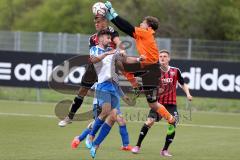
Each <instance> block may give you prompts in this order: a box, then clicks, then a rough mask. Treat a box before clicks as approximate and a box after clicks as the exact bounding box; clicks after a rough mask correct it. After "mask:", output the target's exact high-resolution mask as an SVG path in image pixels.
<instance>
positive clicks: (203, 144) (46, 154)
mask: <svg viewBox="0 0 240 160" xmlns="http://www.w3.org/2000/svg"><path fill="white" fill-rule="evenodd" d="M54 106H55V103H35V102H23V101H6V100H1V101H0V126H1V129H0V144H1V145H0V160H88V159H91V157H90V155H89V151H88V149H86V148H85V145H84V143H83V144H80V147H79V149H77V150H72V149H71V148H70V142H71V140H72V138H73V137H74V136H76V135H77V134H79V133H80V132H81V131H82V130H83V128H84V127H85V126H86V125H87V124H88V122H87V121H84V122H83V121H82V122H79V121H78V122H74V123H73V124H71V125H69V126H67V127H65V128H60V127H58V126H57V123H58V119H57V118H56V117H55V116H54ZM86 109H89V107H87V105H84V106H83V108H82V111H84V110H86ZM122 109H123V112H124V114H125V116H127V117H126V118H127V119H128V123H127V125H128V130H129V135H130V141H131V144H132V145H134V144H135V143H136V141H137V137H138V134H139V130H140V128H141V126H142V124H143V122H142V120H144V116H145V115H146V113H147V111H148V110H147V108H133V107H123V108H122ZM137 113H140V115H141V116H140V118H139V117H138V116H137V115H138V114H137ZM180 113H182V114H188V111H186V110H185V111H184V110H182V111H180ZM239 121H240V114H239V113H236V114H235V113H224V112H222V113H221V112H205V111H193V112H192V120H191V121H190V120H189V119H188V118H184V117H182V120H181V122H180V125H179V126H178V127H177V131H176V138H175V140H174V142H173V145H172V146H171V147H170V151H171V153H172V154H173V155H174V157H172V158H169V159H172V160H183V159H184V160H239V156H238V153H239V146H240V141H239V140H240V124H239ZM165 134H166V123H165V122H164V121H163V122H160V123H157V124H156V125H155V126H154V127H153V128H152V129H151V130H150V131H149V133H148V135H147V137H146V138H145V141H144V142H143V146H142V150H141V153H140V154H138V155H134V154H132V153H130V152H125V151H120V150H119V148H120V145H121V140H120V136H119V133H118V126H117V125H115V126H114V128H113V130H112V131H111V133H110V134H109V136H108V137H107V139H106V140H105V141H104V143H103V144H102V146H101V148H100V149H99V150H98V153H97V157H96V160H148V159H153V160H155V159H167V158H162V157H160V156H159V151H160V149H161V148H162V146H163V143H164V139H165Z"/></svg>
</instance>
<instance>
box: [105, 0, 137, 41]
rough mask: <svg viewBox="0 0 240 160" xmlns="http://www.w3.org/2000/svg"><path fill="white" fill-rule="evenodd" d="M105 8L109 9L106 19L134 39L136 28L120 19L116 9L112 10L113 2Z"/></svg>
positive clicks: (108, 3) (107, 3) (106, 4)
mask: <svg viewBox="0 0 240 160" xmlns="http://www.w3.org/2000/svg"><path fill="white" fill-rule="evenodd" d="M105 6H106V7H107V8H108V13H107V15H106V18H107V19H108V20H110V21H111V22H112V23H113V24H114V25H115V26H116V27H118V28H119V29H120V30H121V31H123V32H124V33H126V34H128V35H129V36H131V37H133V33H134V32H135V28H134V26H133V25H131V24H130V23H129V22H128V21H126V20H125V19H123V18H122V17H120V16H119V15H118V14H117V13H116V11H115V10H114V8H112V4H111V2H109V1H107V2H106V3H105Z"/></svg>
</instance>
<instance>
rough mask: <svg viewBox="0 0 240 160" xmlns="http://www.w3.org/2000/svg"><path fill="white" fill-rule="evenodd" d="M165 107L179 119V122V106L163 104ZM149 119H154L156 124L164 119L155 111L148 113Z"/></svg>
mask: <svg viewBox="0 0 240 160" xmlns="http://www.w3.org/2000/svg"><path fill="white" fill-rule="evenodd" d="M163 106H164V107H165V108H166V109H167V111H168V112H169V113H170V114H171V115H173V116H175V118H177V122H178V121H179V115H178V111H177V105H175V104H163ZM148 118H154V119H155V122H159V121H160V120H161V119H162V116H160V115H158V113H157V112H156V111H154V110H152V109H151V110H150V111H149V113H148Z"/></svg>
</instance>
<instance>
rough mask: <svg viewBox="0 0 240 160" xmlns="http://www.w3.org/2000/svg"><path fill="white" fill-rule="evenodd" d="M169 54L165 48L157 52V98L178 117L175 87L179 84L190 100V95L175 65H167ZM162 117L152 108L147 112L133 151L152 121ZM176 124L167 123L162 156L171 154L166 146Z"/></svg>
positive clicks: (137, 148) (172, 136) (139, 143)
mask: <svg viewBox="0 0 240 160" xmlns="http://www.w3.org/2000/svg"><path fill="white" fill-rule="evenodd" d="M169 61H170V56H169V52H168V51H167V50H161V51H160V53H159V62H160V64H161V67H160V69H161V78H160V81H159V83H160V85H159V86H160V88H159V98H158V102H159V103H161V104H163V105H164V106H165V107H166V109H167V110H168V112H169V113H171V114H172V115H173V116H174V117H176V119H178V118H179V116H178V111H177V105H176V103H177V102H176V96H177V95H176V87H177V85H178V84H179V85H180V86H181V87H182V89H183V91H184V92H185V93H186V96H187V99H188V100H189V101H191V100H192V96H191V94H190V92H189V88H188V86H187V85H186V84H185V83H184V79H183V77H182V75H181V72H180V70H179V69H178V68H176V67H171V66H169ZM161 119H162V117H161V116H159V115H158V113H157V112H156V111H154V110H152V109H151V110H150V111H149V114H148V119H147V121H146V122H145V123H144V125H143V127H142V129H141V131H140V135H139V138H138V142H137V145H136V146H135V147H134V148H133V149H132V152H133V153H138V152H139V151H140V147H141V144H142V141H143V139H144V138H145V136H146V134H147V132H148V130H149V129H150V128H151V126H153V124H154V122H158V121H160V120H161ZM177 121H178V120H177ZM176 124H177V123H175V124H169V126H168V131H167V136H166V141H165V145H164V147H163V149H162V150H161V152H160V154H161V155H162V156H172V155H171V154H170V153H169V152H168V147H169V145H170V144H171V143H172V141H173V139H174V137H175V127H176Z"/></svg>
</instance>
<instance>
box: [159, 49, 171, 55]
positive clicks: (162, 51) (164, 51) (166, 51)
mask: <svg viewBox="0 0 240 160" xmlns="http://www.w3.org/2000/svg"><path fill="white" fill-rule="evenodd" d="M159 53H167V54H168V55H170V53H169V51H168V50H166V49H162V50H160V51H159Z"/></svg>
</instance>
